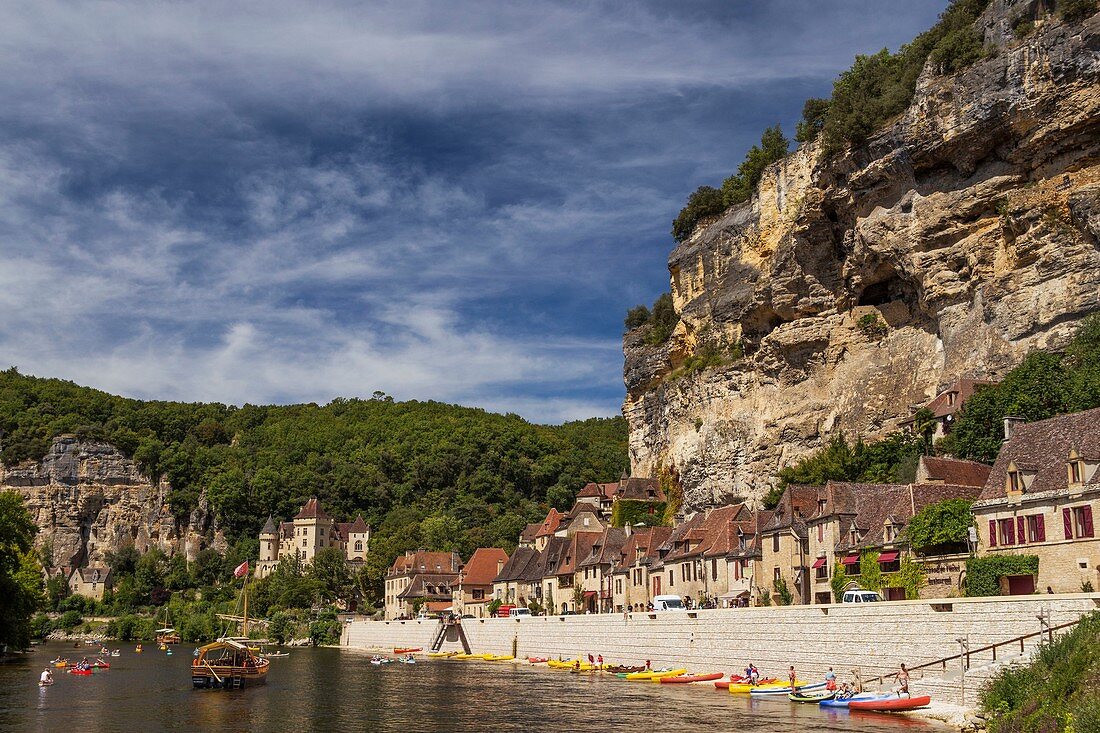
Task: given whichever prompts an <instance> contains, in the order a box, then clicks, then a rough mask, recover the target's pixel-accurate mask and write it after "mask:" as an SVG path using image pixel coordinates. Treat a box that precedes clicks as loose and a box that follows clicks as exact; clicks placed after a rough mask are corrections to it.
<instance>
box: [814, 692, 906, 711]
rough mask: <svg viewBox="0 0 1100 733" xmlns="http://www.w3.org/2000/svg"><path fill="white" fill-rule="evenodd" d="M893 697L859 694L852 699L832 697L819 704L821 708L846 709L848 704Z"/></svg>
mask: <svg viewBox="0 0 1100 733" xmlns="http://www.w3.org/2000/svg"><path fill="white" fill-rule="evenodd" d="M895 697H896V696H895V695H892V694H890V693H883V692H861V693H859V694H858V695H853V696H852V697H834V698H832V699H831V700H822V701H821V702H820V703H819V704H820V705H821V707H823V708H846V707H848V703H850V702H854V701H864V700H893V699H895Z"/></svg>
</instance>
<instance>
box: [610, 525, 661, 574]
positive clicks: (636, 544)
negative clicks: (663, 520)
mask: <svg viewBox="0 0 1100 733" xmlns="http://www.w3.org/2000/svg"><path fill="white" fill-rule="evenodd" d="M671 535H672V527H644V528H640V529H636V530H634V531H633V532H632V533H631V535H630V537H629V538H628V539H627V541H626V543H625V544H624V545H623V559H622V567H629V566H631V565H635V564H637V563H639V562H642V563H643V564H644V563H646V562H648V561H650V560H653V559H656V558H657V556H658V555H657V548H659V547H660V546H661V545H663V544H664V543H665V542H667V541H668V538H669V537H670V536H671Z"/></svg>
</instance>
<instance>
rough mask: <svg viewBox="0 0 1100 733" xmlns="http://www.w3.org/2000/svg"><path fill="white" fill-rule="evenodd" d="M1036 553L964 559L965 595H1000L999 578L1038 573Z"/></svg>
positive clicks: (974, 596)
mask: <svg viewBox="0 0 1100 733" xmlns="http://www.w3.org/2000/svg"><path fill="white" fill-rule="evenodd" d="M1038 574H1039V556H1038V555H992V556H989V557H971V558H969V559H967V561H966V595H967V597H970V598H976V597H981V596H999V595H1001V578H1006V577H1008V576H1010V575H1038Z"/></svg>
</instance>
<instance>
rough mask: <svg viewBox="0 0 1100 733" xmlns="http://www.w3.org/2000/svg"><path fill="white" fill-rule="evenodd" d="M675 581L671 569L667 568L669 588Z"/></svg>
mask: <svg viewBox="0 0 1100 733" xmlns="http://www.w3.org/2000/svg"><path fill="white" fill-rule="evenodd" d="M675 582H676V579H675V578H674V577H673V573H672V571H671V570H669V571H668V587H669V588H671V587H672V584H673V583H675Z"/></svg>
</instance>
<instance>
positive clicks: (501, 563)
mask: <svg viewBox="0 0 1100 733" xmlns="http://www.w3.org/2000/svg"><path fill="white" fill-rule="evenodd" d="M503 569H504V561H503V560H497V575H500V571H501V570H503Z"/></svg>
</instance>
